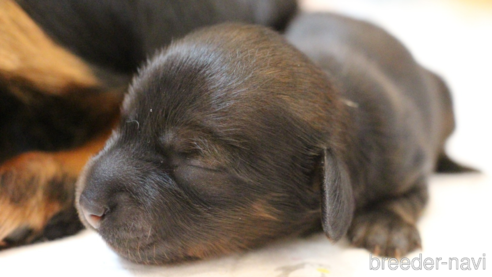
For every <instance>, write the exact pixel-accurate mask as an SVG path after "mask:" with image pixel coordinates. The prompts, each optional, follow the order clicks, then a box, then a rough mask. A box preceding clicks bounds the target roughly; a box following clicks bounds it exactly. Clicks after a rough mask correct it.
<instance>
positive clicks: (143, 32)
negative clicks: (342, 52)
mask: <svg viewBox="0 0 492 277" xmlns="http://www.w3.org/2000/svg"><path fill="white" fill-rule="evenodd" d="M296 11H297V3H296V0H179V1H177V0H104V1H80V0H43V1H39V0H0V250H1V249H4V248H8V247H12V246H16V245H21V244H26V243H30V242H32V241H35V240H38V239H40V240H45V239H48V240H51V239H55V238H58V237H61V236H64V235H69V234H72V233H74V232H76V231H78V230H80V229H81V228H82V225H81V224H80V221H79V220H78V216H77V213H76V211H75V208H74V198H75V197H74V196H75V181H76V179H77V177H78V175H79V173H80V171H81V169H82V168H83V166H84V165H85V163H86V162H87V160H88V159H89V158H90V157H91V156H92V155H93V154H95V153H97V152H99V151H100V150H101V148H102V147H103V146H104V143H105V140H106V139H107V137H108V136H109V135H110V133H111V131H110V130H111V128H112V127H113V125H114V123H115V122H117V120H118V117H119V110H120V109H119V107H120V104H121V102H122V99H123V95H124V93H125V92H126V91H127V87H128V84H129V82H130V81H131V77H132V75H133V74H134V73H135V72H136V71H137V68H138V67H139V66H140V64H142V63H143V62H145V60H146V59H147V58H148V57H149V55H150V56H151V55H154V54H155V52H156V50H157V49H161V48H162V47H165V46H166V45H168V44H169V43H170V42H171V40H173V39H177V38H180V37H183V36H185V35H186V34H187V33H189V32H191V31H193V30H194V29H196V28H198V27H203V26H208V25H213V24H217V23H221V22H228V21H240V22H244V23H254V24H261V25H267V26H269V27H271V28H274V29H276V30H283V29H284V28H285V26H286V25H287V22H288V21H289V20H290V19H291V17H292V16H293V15H294V14H295V13H296Z"/></svg>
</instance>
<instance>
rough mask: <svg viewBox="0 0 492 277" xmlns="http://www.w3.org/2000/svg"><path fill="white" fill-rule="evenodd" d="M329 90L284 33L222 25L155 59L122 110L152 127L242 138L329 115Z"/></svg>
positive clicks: (146, 130) (127, 117)
mask: <svg viewBox="0 0 492 277" xmlns="http://www.w3.org/2000/svg"><path fill="white" fill-rule="evenodd" d="M286 57H288V59H287V58H286ZM329 90H330V89H329V87H327V85H326V82H324V74H323V73H322V72H321V71H320V70H318V69H317V68H316V67H315V66H314V65H313V64H311V63H310V62H309V60H308V59H307V58H306V57H305V56H304V55H302V54H301V53H300V52H299V51H297V50H295V49H294V48H293V47H291V46H290V45H289V44H288V43H287V42H286V41H285V40H284V39H283V38H282V37H281V36H280V35H279V34H276V33H275V32H273V31H270V30H268V29H265V28H260V27H256V26H247V25H246V26H242V25H223V26H218V27H213V28H208V29H204V30H203V31H200V32H197V33H194V34H192V35H189V36H188V37H186V38H185V39H183V40H180V41H178V42H176V43H174V44H173V45H171V46H170V47H169V48H168V49H166V50H164V51H162V52H161V53H159V54H158V55H157V56H155V57H154V58H153V59H151V60H150V62H149V63H148V64H147V66H145V67H144V68H143V69H142V70H141V71H140V73H139V75H138V76H137V77H136V78H135V80H134V82H133V84H132V86H131V89H130V92H129V94H128V95H127V97H126V99H125V103H124V106H123V117H124V119H125V120H127V121H130V122H138V123H135V124H137V125H139V128H140V129H141V130H142V133H145V134H148V135H150V134H152V133H153V134H156V133H157V132H159V133H160V134H162V132H163V131H167V130H169V129H170V128H176V127H183V126H187V127H191V128H201V129H207V130H208V131H209V132H213V133H218V134H224V135H223V136H222V137H224V138H227V139H232V140H235V141H236V142H237V140H239V139H244V138H245V137H247V136H249V137H250V138H251V137H254V136H256V137H259V136H260V135H261V134H260V133H261V132H264V131H265V130H268V129H269V128H270V127H271V126H274V127H275V128H276V127H279V128H280V127H285V128H287V127H288V126H287V125H288V124H290V123H289V122H292V121H293V118H296V120H302V121H306V122H308V124H316V122H323V120H321V119H320V117H325V112H324V111H326V110H329V109H330V108H331V106H332V103H331V100H330V99H329V98H327V97H326V95H325V94H324V91H329ZM280 123H285V124H284V125H282V124H280ZM246 128H247V129H248V132H247V134H244V133H245V129H246Z"/></svg>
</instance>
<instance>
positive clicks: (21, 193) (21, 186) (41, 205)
mask: <svg viewBox="0 0 492 277" xmlns="http://www.w3.org/2000/svg"><path fill="white" fill-rule="evenodd" d="M75 181H76V176H71V175H70V174H69V173H67V172H65V171H64V169H63V165H62V164H60V162H59V161H57V160H56V159H55V158H54V156H53V155H51V154H50V153H42V152H29V153H25V154H22V155H19V156H17V157H15V158H13V159H11V160H9V161H7V162H5V163H4V164H2V165H1V166H0V249H2V248H8V247H11V246H15V245H19V244H26V243H30V242H32V241H33V240H35V239H36V238H39V236H40V235H41V234H42V233H43V229H44V228H45V227H46V226H47V224H48V222H49V221H50V219H51V218H53V216H55V215H57V214H59V213H60V212H61V211H63V210H66V209H70V207H71V206H73V200H74V184H75Z"/></svg>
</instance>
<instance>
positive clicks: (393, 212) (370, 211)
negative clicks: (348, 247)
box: [348, 181, 428, 258]
mask: <svg viewBox="0 0 492 277" xmlns="http://www.w3.org/2000/svg"><path fill="white" fill-rule="evenodd" d="M419 182H420V183H419V184H417V185H416V186H414V187H413V189H411V190H410V191H408V192H406V193H404V194H402V195H400V196H397V197H394V198H390V199H387V200H385V201H382V202H380V203H376V204H374V205H372V206H369V207H364V208H363V209H361V210H359V211H357V212H356V214H355V217H354V219H353V221H352V226H351V227H350V229H349V232H348V238H349V240H350V242H351V243H352V244H353V245H354V246H358V247H363V248H366V249H368V250H369V251H371V252H372V253H373V254H375V255H381V256H388V257H397V258H398V257H401V256H402V255H405V254H406V253H408V252H411V251H413V250H415V249H417V248H421V241H420V235H419V232H418V230H417V228H416V226H415V224H416V221H417V219H418V218H419V216H420V214H421V212H422V210H423V208H424V206H425V204H426V202H427V199H428V191H427V186H426V184H425V181H419Z"/></svg>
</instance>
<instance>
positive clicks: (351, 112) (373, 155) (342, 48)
mask: <svg viewBox="0 0 492 277" xmlns="http://www.w3.org/2000/svg"><path fill="white" fill-rule="evenodd" d="M286 36H287V38H288V40H289V41H290V42H291V43H292V44H293V45H294V46H296V47H297V48H298V49H299V50H301V51H302V52H303V53H305V54H306V55H308V56H309V57H310V58H311V59H312V60H313V61H315V62H316V63H317V64H318V65H319V66H320V67H321V68H322V69H323V70H325V71H326V72H327V74H328V76H329V78H331V79H332V80H333V84H334V85H335V86H336V87H337V89H338V91H339V93H340V97H342V99H344V101H345V103H346V104H347V106H348V107H349V108H348V109H347V111H348V114H347V118H346V120H347V125H348V126H347V132H348V134H349V137H350V139H349V140H348V145H347V148H348V149H349V151H348V153H347V155H348V156H347V159H348V161H349V167H350V170H351V178H352V181H353V182H354V183H353V185H354V186H355V188H356V189H355V191H356V193H355V197H356V199H357V201H356V202H357V203H358V205H359V206H364V205H366V204H367V203H368V202H372V201H374V200H377V199H381V198H383V197H387V196H392V195H395V194H400V193H402V192H403V191H407V190H408V189H409V188H411V187H412V186H413V185H415V184H416V183H417V182H419V180H421V179H425V178H426V176H428V175H429V174H430V173H431V172H432V171H433V170H434V169H435V166H436V165H437V161H438V157H439V155H440V154H444V142H445V140H446V138H447V137H448V136H449V135H450V133H451V132H452V130H453V129H454V118H453V114H452V104H451V98H450V94H449V91H448V90H447V88H446V87H445V86H444V84H443V82H442V81H441V80H440V79H439V77H437V76H436V75H434V74H433V73H431V72H429V71H428V70H426V69H424V68H422V67H421V66H420V65H419V64H417V63H416V61H415V60H414V59H413V57H412V56H411V54H410V53H409V52H408V50H407V49H406V48H405V47H404V46H403V45H402V44H401V43H400V42H399V41H397V40H396V39H395V38H394V37H392V36H391V35H389V34H388V33H386V32H385V31H384V30H382V29H380V28H378V27H376V26H374V25H372V24H368V23H365V22H361V21H356V20H353V19H349V18H345V17H342V16H338V15H334V14H331V15H326V14H314V15H304V16H300V17H299V18H298V19H297V20H296V21H295V24H292V27H291V28H289V30H288V31H287V34H286ZM361 169H363V170H361ZM382 169H384V170H382ZM359 199H360V200H359Z"/></svg>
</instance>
